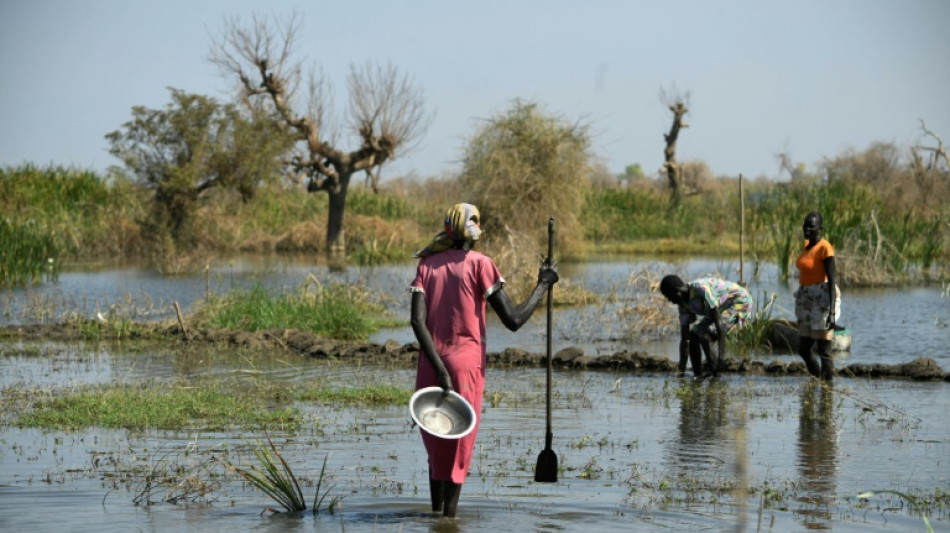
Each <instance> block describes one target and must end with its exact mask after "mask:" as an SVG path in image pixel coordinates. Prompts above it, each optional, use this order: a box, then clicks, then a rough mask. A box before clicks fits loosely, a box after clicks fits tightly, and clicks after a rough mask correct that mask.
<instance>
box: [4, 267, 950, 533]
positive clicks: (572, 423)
mask: <svg viewBox="0 0 950 533" xmlns="http://www.w3.org/2000/svg"><path fill="white" fill-rule="evenodd" d="M737 271H738V269H737V265H736V264H735V262H729V261H724V260H715V259H710V260H689V261H683V262H666V261H659V260H657V261H649V262H636V263H630V262H609V261H605V262H592V263H587V264H584V265H565V266H563V267H562V268H561V274H562V279H564V280H568V281H570V282H574V283H578V284H581V285H583V286H585V287H587V288H588V289H589V290H591V291H592V292H594V293H597V294H606V295H610V296H611V298H608V299H604V300H602V301H598V302H595V303H591V304H589V305H582V306H578V307H572V308H563V307H558V308H556V310H555V328H554V332H555V337H554V346H555V350H559V349H561V348H565V347H568V346H578V347H581V348H583V349H584V350H585V352H586V353H587V354H589V355H598V354H612V353H615V352H616V351H619V350H631V351H632V350H637V351H643V352H646V353H649V354H650V355H660V356H667V357H672V356H674V354H675V353H676V342H677V339H676V337H675V334H672V335H671V334H670V331H669V330H664V329H663V327H664V326H663V320H662V316H660V317H657V316H656V313H660V314H661V315H662V314H663V313H664V308H659V310H657V308H655V307H653V308H651V307H649V306H648V305H645V304H644V302H643V300H642V298H644V290H645V288H648V285H649V283H650V282H651V280H653V281H656V280H658V279H659V277H661V275H662V274H664V273H669V272H677V273H679V274H681V275H683V276H684V277H699V276H702V275H708V274H719V275H723V276H726V277H730V278H733V279H736V278H737V275H736V274H737ZM412 272H413V266H412V265H411V264H408V263H407V264H405V265H388V266H381V267H374V268H366V269H348V270H346V271H343V272H335V271H330V270H329V269H327V267H325V266H315V265H312V264H309V263H308V262H306V261H303V262H297V263H294V262H280V261H278V262H276V263H274V264H260V263H253V262H242V261H237V260H236V261H233V262H229V263H228V264H227V265H225V266H221V267H217V268H215V269H212V270H211V271H210V272H209V273H208V274H207V275H199V276H193V277H188V276H182V277H176V278H163V277H160V276H157V275H155V274H154V273H153V272H150V271H148V270H144V269H137V268H125V269H116V270H104V271H98V272H91V271H81V272H64V273H63V274H62V275H61V276H60V277H59V280H58V281H56V282H54V283H49V284H44V285H41V286H38V287H26V288H21V289H15V290H7V291H4V292H3V293H0V323H2V324H17V323H31V322H40V323H44V322H45V323H49V322H54V323H58V322H60V321H62V320H63V318H64V317H68V316H70V315H71V314H80V315H83V316H86V317H96V316H98V315H102V317H103V318H102V320H103V324H106V325H120V324H122V323H123V322H122V320H117V319H116V318H117V317H119V318H122V319H130V320H174V317H175V312H174V308H173V306H172V303H179V304H180V306H181V309H182V310H183V312H185V313H186V315H187V314H188V313H189V312H191V311H192V310H193V309H194V308H195V307H196V306H197V305H198V304H199V303H200V301H201V300H202V299H203V298H204V297H205V296H206V295H207V294H209V293H214V294H224V293H226V292H227V291H228V290H230V289H233V288H240V287H245V288H246V287H257V286H262V287H268V288H293V287H296V286H298V285H299V284H301V283H302V282H305V281H306V280H309V279H310V276H311V275H313V276H315V277H316V278H317V279H318V280H319V282H321V283H325V284H329V283H331V282H333V281H334V280H336V281H342V282H345V283H350V284H359V285H360V286H365V287H367V288H369V289H372V290H374V291H377V292H378V293H379V295H380V296H381V297H380V299H379V302H380V303H381V304H383V305H385V306H387V307H388V308H389V309H390V311H391V312H392V313H393V314H394V315H395V316H406V317H407V315H408V300H407V299H406V296H405V292H404V289H405V286H406V284H407V283H408V281H409V280H410V279H411V276H412ZM746 272H747V276H748V277H749V278H750V279H749V281H750V283H749V286H750V292H752V294H753V297H754V298H755V299H756V300H757V301H760V302H761V301H763V300H767V299H770V298H773V297H774V314H773V316H775V317H789V316H790V313H791V311H790V308H791V301H792V300H791V293H792V291H794V288H795V287H794V285H792V286H788V285H784V284H780V283H777V282H776V281H775V279H776V274H775V269H774V267H772V268H770V267H768V266H767V265H766V266H763V268H762V269H760V270H759V271H758V272H757V275H756V276H751V274H749V273H750V272H752V268H751V266H749V265H747V266H746ZM559 290H561V289H556V292H555V298H557V297H558V296H557V295H558V291H559ZM948 291H950V289H948V288H947V287H946V286H942V287H941V286H929V287H914V288H888V289H864V290H846V291H845V294H844V312H843V316H842V322H843V323H844V325H846V326H848V328H849V329H850V330H851V332H852V335H853V343H852V349H851V351H850V352H849V353H843V354H839V356H840V361H839V366H842V367H843V366H845V365H848V364H852V363H861V364H875V363H885V364H897V363H905V362H909V361H911V360H914V359H916V358H919V357H929V358H932V359H934V360H935V361H936V363H937V364H938V365H939V366H940V367H942V368H943V369H944V370H950V351H948V350H947V346H948V342H947V341H948V340H950V292H948ZM665 311H667V312H669V313H670V315H672V313H673V309H672V307H669V308H666V309H665ZM663 316H665V315H663ZM666 318H667V319H669V320H668V321H667V322H669V323H672V322H673V320H672V316H668V317H666ZM544 330H545V328H544V323H543V320H538V319H535V320H533V321H532V322H531V323H529V324H528V325H526V326H525V328H523V329H522V330H521V331H519V332H518V333H517V334H509V333H507V332H506V331H505V330H504V329H503V328H502V327H501V326H499V325H498V324H497V323H494V322H491V323H490V324H489V332H488V344H489V345H488V349H489V351H501V350H503V349H505V348H507V347H518V348H523V349H526V350H529V351H533V352H535V353H539V352H543V350H544V346H545V339H544ZM390 339H392V340H395V341H396V342H397V343H399V344H403V343H408V342H411V341H412V340H413V339H412V334H411V330H410V329H409V327H408V324H407V325H406V326H404V327H396V328H392V329H386V330H382V331H379V332H378V333H376V334H374V335H373V336H372V337H371V338H370V340H371V341H373V342H378V343H383V342H386V341H387V340H390ZM750 356H751V357H755V358H759V359H765V360H769V361H770V360H773V359H777V360H780V361H784V362H790V361H794V360H797V356H795V355H793V354H788V353H784V354H783V353H752V354H750ZM412 383H413V370H412V369H411V368H406V367H394V368H390V367H378V366H367V365H366V364H365V363H363V364H361V365H347V364H344V363H339V362H337V363H332V362H329V361H327V360H315V359H308V358H305V357H301V356H299V355H296V354H292V353H288V352H282V351H275V352H268V353H255V352H250V351H244V350H239V349H234V348H227V347H217V348H214V347H207V346H195V345H194V343H192V344H183V345H180V346H177V347H175V346H172V347H165V348H155V347H150V346H143V345H138V344H135V343H130V342H128V341H125V342H123V343H119V344H92V343H87V344H65V343H57V342H47V343H41V342H32V341H31V342H19V341H14V342H5V343H0V391H2V395H0V530H3V531H18V530H33V531H52V530H56V531H62V530H82V531H87V530H99V531H103V532H112V531H116V532H118V531H129V530H140V531H165V530H188V531H215V532H217V531H221V530H227V529H231V530H238V531H243V530H249V529H263V530H267V531H346V530H349V531H515V530H529V531H530V530H534V531H548V530H565V531H577V530H592V531H593V530H596V531H655V530H658V529H675V530H684V531H699V530H702V531H722V532H727V531H728V532H732V531H774V532H786V531H805V530H811V529H825V530H832V531H838V532H866V531H872V532H873V531H925V525H924V521H923V519H922V518H921V516H920V512H921V511H922V512H923V513H924V514H925V515H926V516H927V518H928V519H929V521H930V522H931V524H932V526H933V529H934V531H948V530H950V516H948V514H950V413H948V411H947V409H946V406H947V405H950V387H948V384H947V383H946V382H912V381H905V380H866V379H850V378H843V377H839V378H838V379H837V380H836V381H835V383H834V386H833V387H831V388H829V387H822V386H821V385H820V384H818V383H815V382H813V381H811V380H809V379H806V378H804V377H801V376H795V377H774V376H773V377H762V376H746V375H726V376H724V377H722V378H720V379H719V380H718V381H715V382H703V383H694V382H692V381H691V380H689V379H686V380H681V379H677V378H675V377H674V376H672V375H644V374H633V373H615V372H576V371H560V370H558V371H556V372H555V381H554V386H555V389H554V406H553V418H554V420H553V426H554V427H553V430H554V444H553V448H554V451H555V452H556V453H557V455H558V463H559V467H560V469H561V472H560V475H559V480H558V482H557V483H556V484H539V483H535V482H534V481H533V476H534V466H535V462H536V459H537V457H538V454H539V453H540V451H541V449H542V447H543V444H544V372H543V370H542V369H534V368H531V369H524V368H519V369H510V368H490V369H489V371H488V384H487V391H486V398H485V402H484V405H485V412H484V421H483V424H482V427H481V431H480V435H479V444H478V447H477V449H476V453H477V455H476V459H475V461H474V463H473V466H472V471H471V473H470V477H469V479H468V482H467V483H466V484H465V486H464V488H463V491H462V498H461V503H460V508H459V516H458V519H457V520H455V521H451V520H445V519H442V518H440V517H438V516H434V515H432V514H431V513H430V512H429V511H428V503H427V502H428V498H429V496H428V487H427V483H428V480H427V471H426V464H425V452H424V450H423V447H422V445H421V439H420V438H419V435H418V429H417V428H413V427H412V425H411V422H410V417H409V415H408V412H407V407H406V405H405V402H403V401H402V400H396V399H394V398H406V397H408V396H407V395H408V394H409V393H410V392H411V390H410V389H411V385H412ZM371 386H372V387H375V388H374V389H372V390H369V389H367V387H371ZM380 388H381V389H382V390H383V391H388V392H389V393H392V391H394V390H395V391H402V393H401V396H400V394H398V393H397V394H394V395H393V394H390V395H389V396H387V395H386V394H383V395H381V396H379V395H378V392H379V390H378V389H380ZM347 390H352V391H357V393H356V396H360V395H364V396H370V395H372V396H373V397H374V398H376V399H375V400H374V401H373V402H359V401H354V400H353V398H352V396H353V395H350V394H345V393H344V392H345V391H347ZM324 393H327V394H324ZM387 398H389V399H388V400H387ZM61 400H66V402H65V403H59V401H61ZM80 400H81V401H80ZM97 400H99V401H104V402H106V403H104V404H103V403H99V404H96V401H97ZM203 402H207V403H209V404H210V403H212V402H213V403H214V404H215V409H216V410H214V411H212V410H211V406H210V405H208V406H205V405H202V403H203ZM116 404H119V405H118V406H117V405H116ZM133 404H134V405H133ZM149 404H150V405H149ZM166 404H168V405H166ZM172 404H174V406H177V407H183V408H187V409H186V410H185V413H186V416H194V417H195V419H194V420H193V421H185V422H184V423H176V422H175V420H177V419H176V416H177V417H179V418H180V416H182V415H180V414H176V413H174V412H166V411H167V410H166V409H163V408H164V407H171V406H172ZM64 405H69V406H70V407H69V409H70V410H71V414H70V416H73V417H76V418H79V419H87V418H88V419H90V420H95V421H96V422H95V423H92V424H86V425H81V424H80V425H79V426H78V427H77V428H76V429H70V430H62V429H52V430H51V429H41V428H40V427H36V426H35V424H38V423H39V422H35V420H38V419H40V418H42V417H39V416H37V417H36V418H34V419H31V418H28V416H27V415H30V414H31V413H32V414H33V415H36V414H37V411H42V409H40V408H43V407H48V408H47V409H46V410H45V411H43V412H42V413H41V414H42V415H43V417H45V419H47V420H49V419H55V418H56V417H57V416H60V415H62V414H63V413H62V411H65V410H66V407H63V406H64ZM126 405H127V406H128V409H124V407H126ZM116 407H118V408H116ZM205 407H207V408H205ZM133 408H134V409H141V410H143V411H145V412H149V409H153V410H154V413H153V414H150V415H149V416H154V417H155V418H154V419H153V420H152V422H151V423H146V424H144V425H141V426H123V425H122V423H121V422H118V423H114V422H113V421H114V420H116V419H120V420H121V418H122V415H123V414H124V413H123V411H132V409H133ZM83 410H85V412H83ZM76 411H79V412H78V413H77V412H76ZM105 411H108V418H107V417H106V413H105ZM187 413H191V415H187ZM222 413H224V414H222ZM126 414H127V413H126ZM159 417H160V418H159ZM31 420H34V421H31ZM157 420H162V422H161V424H171V425H172V426H171V427H172V429H167V428H166V429H161V428H157V427H156V425H161V424H159V423H158V422H156V421H157ZM53 427H56V426H55V425H54V426H53ZM116 427H118V428H122V427H140V429H134V430H131V429H115V428H116ZM162 427H165V426H162ZM264 428H266V429H264ZM267 438H270V439H272V440H273V442H274V444H275V446H276V448H277V449H278V450H279V453H280V454H281V456H282V457H283V458H284V459H285V460H286V461H287V462H288V465H289V466H290V468H291V469H292V471H293V472H294V473H295V474H296V475H297V476H298V478H299V481H300V484H301V490H302V492H303V493H304V496H305V498H306V499H308V500H309V502H308V504H310V505H309V506H310V507H313V505H312V502H313V499H314V497H315V496H320V497H323V498H324V499H323V500H322V501H321V505H320V506H319V507H320V513H319V514H317V515H313V514H312V513H311V512H310V510H309V509H308V510H307V511H306V512H304V513H297V514H284V513H280V514H275V513H272V512H270V511H269V510H268V508H276V507H278V506H277V504H276V503H275V502H274V501H273V500H272V499H271V498H270V497H268V496H267V495H265V494H264V493H263V492H261V491H260V490H258V489H255V488H253V487H251V486H250V485H248V484H247V483H245V481H244V480H243V479H242V478H240V477H239V476H237V475H236V474H235V473H234V471H233V470H230V469H229V466H228V465H233V466H238V467H241V466H244V467H247V466H250V465H254V464H257V458H256V457H255V455H254V448H255V447H256V446H257V445H258V444H261V443H264V442H266V439H267ZM324 460H326V470H325V471H323V473H324V476H323V477H322V478H321V471H322V467H323V464H324ZM318 484H319V486H320V492H319V494H318V492H317V486H318ZM867 491H878V492H879V493H878V494H877V495H875V496H871V497H867V498H859V497H858V494H861V493H865V492H867ZM881 491H896V492H900V493H901V494H902V495H897V494H894V493H892V492H881ZM331 502H332V503H333V505H332V507H333V508H332V512H331V509H330V507H331V505H330V503H331Z"/></svg>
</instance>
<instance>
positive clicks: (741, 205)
mask: <svg viewBox="0 0 950 533" xmlns="http://www.w3.org/2000/svg"><path fill="white" fill-rule="evenodd" d="M743 242H745V196H743V195H742V174H739V285H742V286H743V287H745V250H744V249H743Z"/></svg>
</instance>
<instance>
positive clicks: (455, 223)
mask: <svg viewBox="0 0 950 533" xmlns="http://www.w3.org/2000/svg"><path fill="white" fill-rule="evenodd" d="M480 235H481V227H480V225H479V212H478V209H477V208H476V207H475V206H473V205H471V204H456V205H454V206H452V207H451V208H449V210H448V211H447V212H446V215H445V231H443V232H442V233H439V235H437V236H436V238H435V239H434V240H433V241H432V243H431V244H430V245H429V246H427V247H426V248H424V249H423V250H420V251H419V252H418V253H417V254H416V257H419V258H420V260H419V266H418V267H417V269H416V277H415V279H413V281H412V283H411V284H410V286H409V291H410V292H411V293H412V308H411V312H410V314H411V316H410V319H411V323H412V330H413V332H414V333H415V335H416V339H417V340H418V342H419V351H420V356H419V363H418V371H417V373H416V390H418V389H421V388H423V387H431V386H439V387H442V388H443V389H444V390H446V391H450V390H454V391H456V392H458V393H459V394H461V395H462V396H463V397H464V398H465V399H466V400H467V401H468V402H469V403H470V404H471V405H472V408H474V410H475V414H476V425H475V429H474V430H473V431H472V432H471V433H469V434H468V435H466V436H465V437H463V438H461V439H457V440H453V439H443V438H439V437H436V436H433V435H430V434H428V433H426V432H424V431H422V432H421V433H422V441H423V443H424V444H425V448H426V453H427V454H428V456H429V487H430V490H431V494H432V510H433V511H436V512H438V511H440V510H441V511H442V512H443V514H444V515H445V516H449V517H454V516H455V512H456V509H457V507H458V500H459V493H460V492H461V490H462V484H463V483H464V482H465V477H466V475H467V474H468V469H469V466H470V465H471V463H472V454H473V450H474V448H475V438H476V436H477V434H478V425H479V424H480V423H481V413H482V394H483V392H484V390H485V302H488V303H489V304H491V307H492V309H494V310H495V313H496V314H498V316H499V318H501V321H502V323H503V324H504V325H505V327H507V328H508V329H510V330H511V331H517V330H518V329H519V328H520V327H521V326H522V325H524V324H525V323H526V322H527V321H528V319H529V318H530V317H531V314H532V313H533V312H534V310H535V309H536V308H537V307H538V304H540V303H541V299H542V297H543V296H544V293H545V291H547V290H548V288H549V287H551V286H552V285H554V284H555V283H557V281H558V275H557V270H556V268H555V265H549V264H546V263H545V264H544V265H542V266H541V270H540V271H539V273H538V284H537V286H535V288H534V290H533V291H532V292H531V295H530V296H529V297H528V299H527V300H525V301H524V302H523V303H522V304H521V305H517V306H516V305H514V303H513V302H512V301H511V298H510V297H509V296H508V294H507V293H506V292H505V288H504V286H505V279H504V278H503V277H502V276H501V273H500V272H499V271H498V268H497V267H496V266H495V263H494V262H493V261H492V260H491V259H490V258H488V257H487V256H485V255H483V254H481V253H479V252H476V251H474V250H472V246H473V245H474V244H475V241H477V240H478V238H479V236H480Z"/></svg>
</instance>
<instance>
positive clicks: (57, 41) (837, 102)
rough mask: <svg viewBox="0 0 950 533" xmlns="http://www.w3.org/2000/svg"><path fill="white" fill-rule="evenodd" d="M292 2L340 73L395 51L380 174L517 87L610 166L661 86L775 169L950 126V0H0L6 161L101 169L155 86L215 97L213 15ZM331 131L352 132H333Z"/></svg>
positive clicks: (701, 147) (633, 137) (458, 133)
mask: <svg viewBox="0 0 950 533" xmlns="http://www.w3.org/2000/svg"><path fill="white" fill-rule="evenodd" d="M295 10H296V11H297V12H298V13H299V14H300V15H302V17H303V26H302V31H301V33H300V43H299V46H298V51H299V53H300V54H301V57H303V58H305V59H306V60H307V61H308V62H310V61H312V62H314V63H315V64H317V65H319V66H320V67H321V68H323V69H324V70H325V71H326V73H327V74H328V75H329V76H330V77H331V79H332V80H333V81H334V82H335V87H334V91H335V97H336V102H337V104H338V105H340V106H341V107H342V104H345V86H344V85H343V81H344V78H345V75H346V73H347V72H348V69H349V66H350V65H351V64H361V63H364V62H366V61H368V60H369V61H380V62H386V61H391V62H392V63H393V64H394V65H395V66H396V67H397V68H398V69H399V70H400V71H401V72H404V73H406V74H408V75H410V76H412V78H413V79H414V81H415V83H416V84H417V85H418V86H419V87H420V88H421V89H422V90H423V92H424V94H425V99H426V105H427V107H428V108H429V109H430V110H431V111H433V112H434V113H435V118H434V120H433V122H432V124H431V126H430V128H429V130H428V132H427V134H426V136H425V137H424V138H423V139H422V141H421V143H420V145H419V146H418V148H417V149H416V150H415V151H414V152H412V153H409V154H406V155H405V156H403V157H401V158H400V159H398V160H396V161H395V162H393V163H392V164H391V165H390V166H389V167H388V168H387V169H385V171H384V174H385V175H386V176H394V175H398V174H415V175H419V176H423V177H427V176H432V175H444V174H449V173H454V172H457V171H458V170H459V169H460V166H461V165H460V163H459V159H460V158H461V154H462V149H463V147H464V145H465V141H466V139H467V138H469V137H470V136H471V135H473V134H474V132H475V130H476V128H477V127H478V126H479V125H480V124H481V120H482V119H485V118H488V117H490V116H492V115H494V114H496V113H499V112H502V111H503V110H505V109H506V108H507V107H508V105H509V103H510V102H511V100H513V99H515V98H522V99H526V100H532V101H535V102H538V103H539V104H541V105H542V106H543V107H544V109H545V110H547V111H548V112H551V113H555V114H558V115H561V116H563V117H565V118H566V119H568V120H572V121H574V120H583V121H587V122H589V123H590V124H591V127H592V131H593V133H594V134H595V137H594V146H593V148H594V151H595V153H596V155H597V156H598V157H600V158H601V159H602V160H603V162H604V163H605V164H606V165H607V167H608V169H609V170H610V171H611V172H621V171H622V169H623V168H624V167H625V166H626V165H628V164H633V163H639V164H641V165H642V166H643V168H644V169H645V170H647V171H648V172H654V171H656V170H657V169H658V168H659V167H660V166H661V164H662V150H663V133H664V132H665V131H667V129H668V127H669V122H670V114H669V112H668V111H667V110H666V109H665V108H664V107H663V105H662V104H661V102H660V98H659V94H660V91H661V90H662V89H664V88H670V87H674V86H675V87H676V88H678V89H680V90H682V91H689V92H690V94H691V110H690V115H689V117H688V122H689V123H690V128H689V129H687V130H685V131H684V132H683V133H682V134H681V137H680V142H679V145H678V157H679V159H680V160H690V159H702V160H705V161H706V162H707V163H708V164H709V166H710V168H711V169H712V170H713V172H714V173H716V174H723V175H736V174H738V173H743V174H744V175H746V176H751V177H755V176H759V175H766V176H770V177H777V176H778V163H777V160H776V158H775V154H776V153H778V152H787V153H788V154H790V155H791V156H792V158H793V160H794V161H796V162H804V163H806V164H808V165H813V164H815V163H818V162H819V161H820V160H821V159H822V158H825V157H833V156H835V155H837V154H839V153H840V152H841V151H843V150H846V149H850V148H854V149H859V150H860V149H864V148H867V147H868V146H869V145H870V144H871V143H873V142H876V141H883V142H895V143H898V144H899V145H902V146H909V145H911V144H913V143H914V142H916V141H918V140H920V139H921V135H920V134H921V131H920V126H919V119H924V120H926V121H927V125H928V126H929V127H930V129H932V130H933V131H935V132H937V133H938V134H941V135H943V136H944V137H945V138H947V139H948V140H950V98H948V97H947V94H950V69H947V67H946V66H947V65H950V33H948V32H947V31H946V28H945V26H946V22H947V21H950V2H945V1H943V0H907V1H896V0H893V1H892V0H837V1H834V2H827V1H814V0H804V1H800V2H782V3H778V2H756V1H745V0H743V1H730V2H709V1H703V0H676V1H670V2H646V1H642V2H641V1H621V0H585V1H566V0H533V1H518V0H514V1H500V0H492V1H482V2H444V1H434V0H426V1H422V0H420V1H406V2H392V1H351V2H330V1H306V2H305V1H276V2H274V1H258V0H203V1H200V2H192V1H190V0H189V1H183V0H167V1H142V0H135V1H130V0H83V1H80V2H77V1H72V0H34V1H32V2H23V1H18V0H0V72H2V75H0V165H4V166H7V165H18V164H20V163H23V162H33V163H36V164H39V165H46V164H50V163H52V164H56V165H66V166H70V165H72V166H78V167H82V168H92V169H94V170H104V169H105V168H107V167H108V166H109V165H113V164H117V163H118V161H117V160H115V159H114V158H113V157H112V156H111V155H109V153H108V143H107V142H106V140H105V139H104V136H105V134H106V133H108V132H110V131H113V130H115V129H118V128H119V127H120V126H121V125H122V124H123V123H124V122H125V121H127V120H129V119H130V118H131V108H132V107H133V106H137V105H144V106H146V107H150V108H159V107H162V106H164V105H165V104H166V103H168V102H169V101H170V94H169V92H168V87H175V88H178V89H182V90H185V91H188V92H194V93H201V94H207V95H210V96H213V97H215V98H218V99H220V100H226V99H228V98H229V96H230V94H231V88H232V85H231V83H230V82H229V80H226V79H223V78H221V77H220V76H219V75H218V73H217V70H216V69H215V67H214V66H213V65H211V64H210V63H208V62H207V57H208V52H209V47H210V45H211V40H212V38H213V37H214V36H217V35H220V32H221V29H222V27H223V23H224V20H225V17H239V18H240V20H242V21H250V19H251V16H252V15H253V14H254V13H257V14H259V15H266V16H281V17H284V16H286V15H288V14H290V13H291V12H293V11H295ZM344 148H347V149H349V148H353V146H347V145H344Z"/></svg>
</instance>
